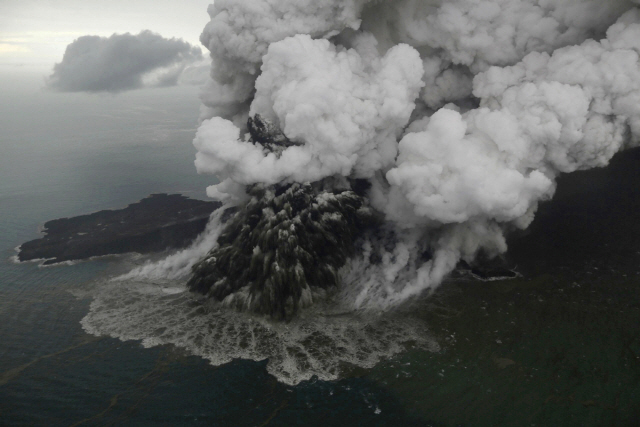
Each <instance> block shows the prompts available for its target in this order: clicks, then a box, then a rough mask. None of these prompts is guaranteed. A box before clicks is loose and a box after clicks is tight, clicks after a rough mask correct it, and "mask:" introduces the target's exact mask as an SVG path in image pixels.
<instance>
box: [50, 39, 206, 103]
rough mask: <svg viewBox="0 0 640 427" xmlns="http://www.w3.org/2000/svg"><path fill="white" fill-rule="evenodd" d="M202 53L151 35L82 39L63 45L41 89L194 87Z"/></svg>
mask: <svg viewBox="0 0 640 427" xmlns="http://www.w3.org/2000/svg"><path fill="white" fill-rule="evenodd" d="M202 60H203V58H202V52H201V50H200V48H199V47H195V46H191V45H190V44H189V43H187V42H185V41H183V40H179V39H174V38H172V39H166V38H164V37H162V36H160V35H159V34H155V33H152V32H151V31H148V30H147V31H142V32H140V34H136V35H133V34H129V33H126V34H113V35H112V36H110V37H99V36H83V37H79V38H78V39H76V40H75V41H74V42H73V43H71V44H69V46H67V49H66V51H65V53H64V56H63V58H62V62H60V63H58V64H56V65H55V66H54V68H53V73H52V74H51V76H49V78H48V80H47V86H48V87H49V88H51V89H54V90H58V91H62V92H122V91H125V90H131V89H139V88H142V87H163V86H175V85H176V84H178V82H179V81H180V82H182V81H184V82H186V83H192V82H194V81H195V82H196V83H200V82H202V81H203V80H201V79H200V78H199V77H200V74H201V72H200V71H199V69H200V68H202V65H201V63H202V62H203V61H202Z"/></svg>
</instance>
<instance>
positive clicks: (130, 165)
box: [0, 88, 640, 426]
mask: <svg viewBox="0 0 640 427" xmlns="http://www.w3.org/2000/svg"><path fill="white" fill-rule="evenodd" d="M10 104H11V105H3V106H1V107H0V150H1V152H2V155H1V156H0V251H1V252H2V259H1V260H0V425H10V426H13V425H28V426H31V425H43V426H78V425H87V426H89V425H91V426H93V425H99V426H103V425H140V426H155V425H162V426H164V425H166V426H180V425H213V426H263V425H272V426H293V425H304V426H308V425H309V426H315V425H317V426H324V425H332V426H603V425H613V426H636V425H640V265H639V261H640V221H639V219H640V215H639V212H640V211H639V209H640V192H639V191H638V183H639V182H640V168H639V167H638V166H639V165H640V152H638V151H637V150H632V151H628V152H627V153H625V154H624V155H622V156H619V157H617V158H616V159H615V160H614V162H613V165H612V167H610V168H607V169H601V170H597V171H592V172H580V173H578V174H574V175H571V176H567V177H563V178H562V179H561V181H560V185H559V188H558V195H557V200H555V201H553V202H551V203H546V204H544V205H542V206H541V208H540V211H539V214H538V217H537V219H536V220H535V222H534V223H533V225H532V227H531V228H530V230H529V231H527V232H526V233H521V234H518V235H514V236H513V237H512V238H511V241H510V248H511V250H510V252H509V254H508V256H507V260H508V262H509V263H511V264H512V265H517V270H518V271H519V272H520V273H522V277H520V278H517V279H513V280H505V281H493V282H480V281H476V280H468V279H462V278H459V279H456V280H449V281H448V282H446V283H444V284H443V285H442V286H441V287H440V288H439V290H438V291H437V292H436V293H435V294H434V295H432V296H431V297H429V298H423V299H420V300H417V301H414V302H412V303H411V304H409V305H407V306H405V307H403V308H402V309H401V310H399V311H398V312H394V313H383V314H380V315H378V316H377V317H376V318H375V319H361V318H355V317H352V316H341V315H339V314H336V315H334V316H326V315H323V316H320V317H318V318H315V317H313V314H310V315H309V316H307V318H305V319H304V322H303V323H301V324H299V325H298V326H295V324H294V325H292V326H290V327H289V326H287V327H273V329H269V326H268V325H267V326H265V324H264V322H263V323H260V322H258V321H255V319H249V320H246V319H244V320H242V319H241V320H238V322H241V321H242V322H244V323H243V324H242V327H240V326H238V325H235V326H234V325H233V324H232V323H233V322H232V321H231V320H233V319H234V317H233V316H231V317H229V316H227V317H225V316H222V315H213V314H212V313H211V312H210V311H209V312H206V310H204V311H203V310H200V311H199V310H193V311H192V312H191V311H188V310H187V309H186V308H184V307H191V306H193V305H196V304H198V301H197V300H196V299H191V297H190V296H188V295H186V294H185V293H179V292H178V293H175V294H174V293H173V292H172V291H171V289H172V288H167V287H166V286H165V287H163V288H162V289H161V288H160V287H157V289H156V288H153V286H151V285H153V284H149V283H147V285H146V286H147V288H144V289H142V288H138V289H136V292H135V293H134V292H133V291H132V292H130V293H129V290H128V289H127V288H125V287H123V285H118V286H115V287H112V284H111V283H110V282H107V281H106V278H109V277H112V276H114V275H116V274H120V273H123V272H126V271H127V270H128V269H129V268H130V267H131V266H132V265H137V264H139V263H140V262H142V261H140V260H139V259H137V258H135V257H120V258H117V257H107V258H101V259H97V260H92V261H88V262H81V263H76V264H72V265H61V266H54V267H46V268H43V267H39V266H38V264H37V263H24V264H16V263H14V262H12V261H11V257H12V256H14V255H15V251H14V248H15V247H16V246H18V245H19V244H21V243H23V242H25V241H27V240H31V239H34V238H37V237H38V235H39V234H38V227H40V226H41V225H42V224H43V223H44V222H45V221H47V220H50V219H55V218H60V217H65V216H75V215H79V214H84V213H89V212H93V211H96V210H100V209H106V208H120V207H124V206H126V205H127V204H129V203H132V202H135V201H137V200H139V199H141V198H143V197H145V196H147V195H148V194H150V193H154V192H170V193H178V192H179V193H182V194H185V195H188V196H191V197H197V198H203V197H204V189H205V187H206V185H208V184H211V183H212V182H213V181H212V178H211V177H203V176H198V175H197V174H196V173H195V169H194V167H193V158H194V154H195V150H194V149H193V148H192V146H191V140H192V138H193V134H194V131H195V126H196V123H195V118H196V117H197V115H198V101H197V96H196V90H195V89H194V90H191V91H185V90H184V88H180V89H166V90H165V89H163V90H160V91H155V92H152V91H150V92H144V91H143V92H134V93H131V94H123V95H120V96H118V97H113V96H96V97H87V96H85V95H82V96H80V95H78V96H75V95H64V96H61V95H55V94H43V93H36V92H34V93H30V94H27V95H24V96H15V97H14V98H12V102H11V103H10ZM125 285H126V284H125ZM165 285H166V283H165ZM159 289H160V290H159ZM167 289H168V290H169V291H168V292H164V293H162V292H161V291H162V290H164V291H167ZM145 295H146V296H145ZM100 310H102V311H100ZM114 313H115V315H114ZM89 314H92V316H93V317H92V318H91V319H92V321H93V322H96V321H100V319H101V318H100V315H103V316H105V317H104V321H105V322H106V323H108V324H109V327H108V328H106V329H107V330H108V331H109V332H108V333H103V334H102V335H100V336H96V334H89V333H87V332H86V329H87V328H85V329H83V325H82V324H81V321H82V320H83V319H85V318H86V317H87V316H88V315H89ZM214 314H215V313H214ZM109 316H110V317H109ZM114 316H116V317H115V318H114ZM117 316H122V318H121V319H118V318H117ZM206 316H209V317H206ZM216 316H217V317H216ZM96 319H98V320H96ZM203 319H204V320H203ZM230 319H231V320H230ZM119 320H121V322H120V323H118V321H119ZM136 322H137V323H136ZM216 322H217V323H216ZM225 322H226V323H225ZM314 323H315V324H316V326H313V325H314ZM117 325H124V326H122V327H121V328H120V329H118V327H116V326H117ZM136 325H137V326H139V327H138V328H136V327H135V326H136ZM216 325H217V326H216ZM220 325H222V326H220ZM252 325H254V326H252ZM317 325H319V326H317ZM171 328H173V329H171ZM278 328H279V329H278ZM295 328H298V329H296V331H298V332H299V331H303V332H304V331H306V333H307V335H305V336H303V337H302V338H300V337H299V336H297V335H296V333H298V332H295V331H294V332H295V333H294V332H292V331H293V330H294V329H295ZM314 328H315V329H314ZM98 329H99V328H98ZM167 329H169V330H173V331H175V332H172V334H173V335H171V334H169V333H168V332H166V331H167ZM193 329H200V330H198V331H193ZM327 330H331V331H334V332H335V331H337V332H335V334H334V337H335V336H337V335H336V334H342V338H344V339H347V340H348V339H349V337H351V338H352V339H353V341H354V342H356V341H358V342H359V341H362V340H367V339H370V340H371V342H373V343H377V344H376V345H372V344H371V343H358V344H357V345H354V347H353V348H352V349H350V350H349V348H348V347H349V346H348V344H345V346H344V347H340V346H334V347H335V348H333V350H332V351H333V353H332V354H329V353H327V354H324V355H323V354H319V355H314V356H315V357H316V358H315V359H311V358H310V359H309V360H326V361H329V362H331V361H334V360H335V361H336V364H340V366H336V367H335V369H333V368H332V367H331V366H317V365H315V364H314V363H315V362H314V363H311V362H309V363H310V364H309V366H308V369H309V372H318V376H311V375H309V376H310V379H305V380H303V381H301V382H298V381H287V379H286V377H283V376H282V375H280V376H279V377H277V375H278V374H282V373H283V372H284V373H286V372H291V369H290V367H288V365H287V364H288V363H289V362H288V359H286V358H285V359H282V354H283V353H284V354H286V353H287V352H289V353H291V354H292V356H291V357H292V358H293V359H295V358H296V357H297V356H296V355H295V354H293V353H294V352H295V351H296V349H298V350H299V349H300V348H303V349H306V351H309V352H310V353H313V350H314V349H325V348H327V346H328V344H327V343H326V342H322V340H321V339H320V338H318V337H321V336H322V337H325V336H324V335H322V334H321V332H325V333H327V334H328V332H326V331H327ZM309 331H311V332H309ZM145 334H148V335H145ZM259 334H263V335H268V334H272V336H271V338H269V337H267V338H269V339H266V338H264V337H262V338H261V337H259V336H258V335H259ZM114 336H117V337H120V338H123V339H124V338H135V339H130V340H124V341H123V340H121V339H117V338H114ZM185 336H188V337H189V340H188V341H186V338H184V337H185ZM245 336H246V337H249V338H246V339H245V338H243V337H245ZM327 336H329V335H327ZM156 337H162V338H163V339H161V340H158V339H156ZM229 337H235V338H234V339H236V341H233V339H232V340H230V339H229ZM238 337H240V338H238ZM273 337H275V338H273ZM282 337H285V338H286V340H288V341H286V342H287V343H288V344H286V345H285V348H284V350H283V348H275V347H274V350H273V353H272V354H273V356H272V357H264V358H258V357H254V358H253V359H258V360H249V359H251V358H250V357H245V358H243V357H242V355H243V354H250V352H245V353H243V352H242V351H237V352H234V351H233V350H232V349H231V348H230V345H229V342H231V343H232V344H233V343H235V344H234V345H237V347H238V348H239V349H240V350H243V349H246V348H252V346H253V348H257V347H258V346H259V344H260V343H263V342H264V343H267V344H268V345H274V346H276V347H277V345H276V344H273V341H274V340H278V339H282ZM367 337H368V338H367ZM394 337H395V338H394ZM325 338H326V337H325ZM143 339H145V340H143ZM261 339H263V341H261ZM314 339H315V340H316V341H314ZM394 339H397V340H398V341H409V342H408V343H406V342H405V343H403V345H402V346H399V347H397V348H396V347H394V345H395V343H394V342H393V341H394ZM269 340H271V341H269ZM296 340H297V341H296ZM376 340H377V341H376ZM421 340H423V341H422V342H421ZM167 342H172V343H175V344H176V345H173V344H166V343H167ZM203 342H205V343H206V346H205V345H204V344H202V343H203ZM301 343H302V344H301ZM381 343H382V344H381ZM412 343H413V344H412ZM267 344H265V345H267ZM260 345H261V344H260ZM301 345H302V347H301ZM216 346H218V347H216ZM341 348H342V349H343V350H341ZM345 348H346V350H345ZM347 350H349V351H352V352H354V353H353V354H352V356H351V358H352V359H353V363H349V360H350V359H349V358H346V357H341V355H340V354H339V353H340V352H341V351H342V352H348V351H347ZM270 351H271V350H270V348H269V347H266V348H261V349H260V351H259V352H257V353H251V354H262V355H269V354H271V353H270ZM318 351H319V352H321V351H320V350H318ZM322 351H324V350H322ZM225 352H226V353H225ZM368 352H371V354H373V353H375V354H376V355H375V357H374V356H371V355H370V354H367V353H368ZM376 352H377V353H376ZM385 354H386V355H387V356H384V355H385ZM225 355H226V356H227V359H225ZM238 355H239V356H238ZM201 356H202V357H201ZM236 356H238V357H236ZM368 356H371V357H369V358H368ZM309 357H310V356H309ZM277 358H280V359H279V360H276V359H277ZM323 358H324V359H323ZM262 359H264V360H262ZM363 361H364V362H363ZM212 362H214V363H212ZM276 362H277V363H276ZM359 362H361V363H359ZM274 366H275V368H274ZM276 368H277V369H276ZM274 369H275V370H274ZM278 369H281V370H280V371H278ZM323 372H324V373H325V374H326V375H323V374H322V373H323ZM272 373H275V374H276V375H272ZM302 377H304V373H303V375H302ZM278 378H280V379H281V380H283V381H279V380H278ZM321 378H328V379H330V380H323V379H321Z"/></svg>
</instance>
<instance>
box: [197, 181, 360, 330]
mask: <svg viewBox="0 0 640 427" xmlns="http://www.w3.org/2000/svg"><path fill="white" fill-rule="evenodd" d="M248 194H249V195H250V196H251V200H250V201H249V202H248V203H247V204H246V205H245V206H244V207H242V208H240V209H239V210H238V212H237V213H236V214H235V216H234V217H233V218H232V219H231V220H230V221H229V222H228V223H227V225H226V227H225V229H224V231H223V232H222V234H221V235H220V237H219V238H218V247H217V248H214V249H213V250H212V251H211V252H210V253H209V254H208V255H207V256H206V257H205V258H204V259H203V260H201V261H200V262H199V263H198V264H196V265H195V266H194V268H193V275H192V277H191V279H190V280H189V282H188V286H189V288H190V289H191V290H193V291H197V292H200V293H203V294H206V295H207V296H209V297H212V298H214V299H216V300H219V301H222V300H225V303H227V304H229V305H232V306H235V307H237V308H241V309H247V310H251V311H253V312H256V313H260V314H266V315H269V316H271V317H273V318H275V319H290V318H291V317H292V316H293V315H295V313H296V312H297V311H298V310H299V309H300V308H303V307H305V306H307V305H310V304H311V303H312V302H313V293H314V292H313V291H314V290H318V289H327V288H330V287H333V286H335V285H336V284H337V281H338V277H337V270H338V269H339V268H340V267H342V266H343V265H344V264H345V262H346V260H347V259H348V257H349V256H350V255H351V254H352V252H353V249H354V240H355V239H356V238H357V237H358V236H359V235H360V234H361V233H362V231H363V230H364V228H365V227H366V226H367V225H368V224H369V222H370V220H371V211H370V209H369V208H368V207H366V206H365V199H364V198H363V197H362V196H359V195H358V194H356V193H355V192H354V191H352V190H347V189H345V190H335V189H334V190H331V191H328V190H324V189H322V186H321V184H320V183H316V184H314V185H311V184H297V183H296V184H291V185H287V186H275V187H274V186H270V187H264V186H261V185H256V186H253V187H251V188H249V189H248Z"/></svg>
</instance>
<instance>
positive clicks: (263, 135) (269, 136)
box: [247, 114, 302, 156]
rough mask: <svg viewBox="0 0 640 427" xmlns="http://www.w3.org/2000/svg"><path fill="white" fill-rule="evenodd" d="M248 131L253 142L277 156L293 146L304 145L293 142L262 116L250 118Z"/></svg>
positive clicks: (257, 115)
mask: <svg viewBox="0 0 640 427" xmlns="http://www.w3.org/2000/svg"><path fill="white" fill-rule="evenodd" d="M247 129H248V130H249V135H251V141H252V142H254V143H256V144H260V145H262V146H263V147H264V148H266V149H267V150H269V151H271V152H272V153H275V154H276V155H277V156H279V155H280V154H282V152H283V151H284V150H285V149H287V148H289V147H291V146H294V145H302V144H300V143H298V142H295V141H291V140H290V139H289V138H287V137H286V135H285V134H284V133H283V132H282V131H281V130H280V128H279V127H278V126H276V125H274V124H273V123H271V122H270V121H269V120H267V119H265V118H263V117H262V116H261V115H260V114H256V115H255V116H254V117H249V119H248V120H247Z"/></svg>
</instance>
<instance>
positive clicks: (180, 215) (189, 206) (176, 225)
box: [18, 194, 221, 265]
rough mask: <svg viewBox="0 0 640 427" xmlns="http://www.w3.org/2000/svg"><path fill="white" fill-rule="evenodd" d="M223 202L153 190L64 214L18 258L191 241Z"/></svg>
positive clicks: (144, 249) (64, 257) (79, 255)
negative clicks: (118, 204)
mask: <svg viewBox="0 0 640 427" xmlns="http://www.w3.org/2000/svg"><path fill="white" fill-rule="evenodd" d="M220 206H221V204H220V203H218V202H208V201H203V200H195V199H190V198H188V197H185V196H183V195H180V194H151V195H150V196H149V197H146V198H144V199H142V200H140V201H139V202H136V203H132V204H130V205H129V206H127V207H126V208H124V209H117V210H102V211H99V212H95V213H92V214H88V215H80V216H76V217H72V218H60V219H55V220H52V221H48V222H46V223H45V224H44V229H43V233H44V236H43V237H41V238H39V239H35V240H31V241H29V242H26V243H23V244H22V245H21V246H20V247H19V253H18V260H19V261H33V260H41V259H44V260H46V261H44V263H43V264H44V265H51V264H57V263H61V262H65V261H74V260H83V259H88V258H91V257H95V256H102V255H114V254H124V253H128V252H138V253H143V254H146V253H152V252H161V251H164V250H166V249H179V248H184V247H186V246H188V245H189V243H191V242H192V241H193V239H195V238H196V237H197V236H198V235H199V234H200V233H201V232H202V231H203V230H204V229H205V227H206V225H207V222H208V220H209V216H210V215H211V213H212V212H213V211H214V210H216V209H218V208H219V207H220Z"/></svg>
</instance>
